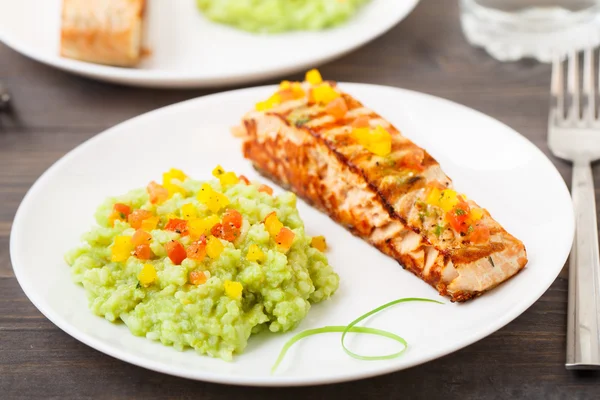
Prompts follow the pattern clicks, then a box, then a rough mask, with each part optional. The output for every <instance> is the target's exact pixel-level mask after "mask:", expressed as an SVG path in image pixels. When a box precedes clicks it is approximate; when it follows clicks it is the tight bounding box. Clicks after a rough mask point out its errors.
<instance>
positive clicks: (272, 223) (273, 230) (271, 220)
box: [265, 212, 283, 237]
mask: <svg viewBox="0 0 600 400" xmlns="http://www.w3.org/2000/svg"><path fill="white" fill-rule="evenodd" d="M281 228H283V224H282V223H281V222H280V221H279V219H278V218H277V214H275V213H274V212H272V213H271V214H269V215H267V217H266V218H265V229H266V231H267V232H269V235H271V237H275V236H277V234H278V233H279V231H281Z"/></svg>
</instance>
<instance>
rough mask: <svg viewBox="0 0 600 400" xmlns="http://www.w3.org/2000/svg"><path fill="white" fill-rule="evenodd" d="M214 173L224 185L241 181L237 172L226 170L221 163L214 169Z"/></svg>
mask: <svg viewBox="0 0 600 400" xmlns="http://www.w3.org/2000/svg"><path fill="white" fill-rule="evenodd" d="M212 174H213V176H214V177H215V178H218V179H219V181H220V182H221V185H222V186H227V185H235V184H236V183H238V182H239V181H240V180H239V179H238V177H237V175H236V174H235V172H225V170H224V169H223V167H221V166H220V165H217V167H216V168H215V169H213V172H212Z"/></svg>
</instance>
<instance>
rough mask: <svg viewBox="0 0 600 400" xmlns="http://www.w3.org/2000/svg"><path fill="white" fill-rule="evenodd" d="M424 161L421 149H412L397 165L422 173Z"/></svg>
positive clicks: (423, 153)
mask: <svg viewBox="0 0 600 400" xmlns="http://www.w3.org/2000/svg"><path fill="white" fill-rule="evenodd" d="M424 159H425V152H424V151H423V150H422V149H419V148H414V149H411V151H409V152H407V153H406V154H405V155H404V157H402V159H401V160H399V165H400V166H401V167H406V168H409V169H415V170H417V171H422V170H423V169H424V168H423V160H424Z"/></svg>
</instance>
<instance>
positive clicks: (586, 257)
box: [565, 161, 600, 369]
mask: <svg viewBox="0 0 600 400" xmlns="http://www.w3.org/2000/svg"><path fill="white" fill-rule="evenodd" d="M571 195H572V197H573V206H574V208H575V215H576V217H575V218H576V220H575V222H576V224H577V225H576V233H575V244H574V246H573V251H572V253H571V259H570V263H569V308H568V322H567V324H568V326H567V362H566V364H565V366H566V367H567V369H600V313H599V311H600V259H599V257H598V231H597V226H596V199H595V196H594V181H593V177H592V169H591V165H590V162H589V161H576V162H575V163H574V165H573V183H572V188H571Z"/></svg>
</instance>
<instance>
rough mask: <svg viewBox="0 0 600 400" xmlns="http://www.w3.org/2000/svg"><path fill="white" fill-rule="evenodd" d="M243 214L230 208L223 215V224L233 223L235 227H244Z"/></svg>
mask: <svg viewBox="0 0 600 400" xmlns="http://www.w3.org/2000/svg"><path fill="white" fill-rule="evenodd" d="M242 221H243V218H242V214H240V212H239V211H238V210H234V209H229V210H227V211H225V214H224V215H223V225H229V224H230V225H232V226H233V227H235V228H238V229H239V228H241V227H242Z"/></svg>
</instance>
